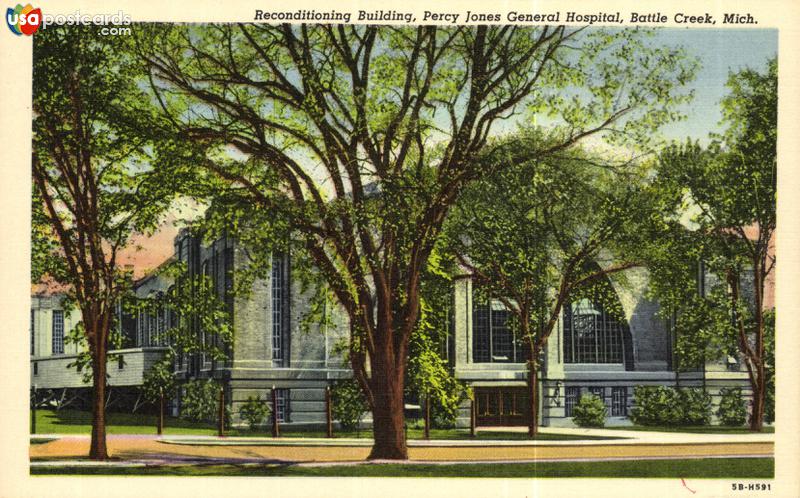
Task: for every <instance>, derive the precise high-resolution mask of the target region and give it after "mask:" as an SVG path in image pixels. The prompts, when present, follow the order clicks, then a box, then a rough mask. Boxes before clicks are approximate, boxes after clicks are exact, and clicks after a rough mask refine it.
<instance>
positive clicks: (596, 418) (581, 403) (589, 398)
mask: <svg viewBox="0 0 800 498" xmlns="http://www.w3.org/2000/svg"><path fill="white" fill-rule="evenodd" d="M606 413H607V410H606V405H605V403H603V400H601V399H600V398H598V397H597V396H595V395H594V394H584V395H583V396H581V399H580V400H578V402H577V403H576V404H575V406H574V407H573V408H572V420H573V421H574V422H575V424H577V425H578V427H603V426H604V425H605V424H606Z"/></svg>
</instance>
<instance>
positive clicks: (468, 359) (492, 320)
mask: <svg viewBox="0 0 800 498" xmlns="http://www.w3.org/2000/svg"><path fill="white" fill-rule="evenodd" d="M626 277H627V278H626V281H627V283H626V285H625V286H622V285H618V284H617V283H615V282H614V281H613V280H612V281H611V282H610V283H611V285H612V287H613V289H614V291H615V292H616V297H617V299H618V300H619V305H621V308H622V310H623V311H624V319H619V318H617V317H615V316H613V315H612V314H611V313H608V312H607V311H606V310H605V309H603V307H602V306H601V305H599V304H598V303H594V302H591V301H590V300H588V299H581V300H579V301H577V302H572V303H569V304H568V305H566V306H565V309H564V310H563V312H562V314H561V317H560V319H559V322H558V325H557V327H556V330H555V331H554V332H553V334H552V335H551V336H550V338H549V340H548V344H547V347H546V349H545V351H544V357H543V362H542V368H541V372H540V376H539V386H538V389H539V400H540V403H539V414H540V421H541V425H543V426H556V427H557V426H572V425H573V422H572V419H571V416H572V408H573V406H574V405H575V403H576V402H577V401H578V399H580V396H581V395H582V394H587V393H590V394H595V395H597V396H599V397H600V398H601V399H602V400H603V401H604V402H605V404H606V407H607V410H608V418H607V422H606V423H607V425H623V424H629V423H630V422H629V419H628V418H627V416H628V415H629V413H630V409H631V406H632V401H633V389H634V387H635V386H640V385H644V386H647V385H666V386H679V387H704V388H705V389H706V390H707V392H708V393H709V394H710V395H711V396H712V401H713V402H714V404H715V405H716V404H718V403H719V391H720V389H721V388H723V387H734V386H736V387H742V388H743V393H744V394H745V395H749V383H748V379H747V373H746V372H744V371H741V370H743V369H740V364H739V363H738V362H737V361H736V359H734V358H728V360H727V361H725V362H707V363H706V364H705V365H704V366H702V367H700V368H698V369H697V370H695V371H691V372H680V373H679V372H677V371H676V369H675V362H674V357H673V348H674V341H675V337H673V335H672V333H671V328H670V327H669V323H668V322H669V321H668V319H667V318H664V317H662V316H661V315H660V314H659V313H658V311H659V306H658V304H657V303H656V302H653V301H651V300H648V299H647V298H646V297H645V290H646V286H647V273H646V271H645V270H641V269H638V270H629V271H628V272H627V275H626ZM474 294H475V293H474V289H473V282H472V281H471V280H470V279H469V278H468V277H465V278H462V279H459V280H458V281H457V282H456V284H455V290H454V305H455V308H454V310H455V311H454V342H455V352H454V355H455V356H454V358H451V361H452V363H453V365H454V371H455V375H456V377H457V378H458V379H460V380H462V381H464V382H466V383H467V384H469V385H470V386H472V387H473V389H474V391H475V400H476V419H477V420H476V421H477V425H478V426H492V425H526V424H527V419H526V416H525V413H526V407H527V406H528V405H527V403H528V395H527V389H526V385H527V384H526V382H527V368H526V365H525V353H524V352H523V350H522V347H521V346H520V345H519V344H517V342H516V341H515V340H514V338H513V337H512V334H511V332H510V330H509V329H508V327H507V325H506V321H507V319H508V315H509V312H508V311H507V310H506V309H505V307H504V306H503V305H502V304H501V303H500V302H499V301H494V300H493V301H492V302H489V303H487V302H479V301H476V299H473V295H474ZM475 295H477V294H475ZM470 409H471V408H470V405H469V404H468V403H465V404H464V405H462V407H461V410H460V416H459V418H458V425H459V426H462V427H465V426H468V425H469V423H470Z"/></svg>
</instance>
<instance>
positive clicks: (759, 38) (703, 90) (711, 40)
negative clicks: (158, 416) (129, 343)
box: [123, 28, 780, 276]
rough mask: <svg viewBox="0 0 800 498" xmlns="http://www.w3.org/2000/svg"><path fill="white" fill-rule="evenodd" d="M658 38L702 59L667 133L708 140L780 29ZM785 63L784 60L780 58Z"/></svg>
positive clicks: (150, 258) (134, 257)
mask: <svg viewBox="0 0 800 498" xmlns="http://www.w3.org/2000/svg"><path fill="white" fill-rule="evenodd" d="M653 42H654V43H663V44H665V45H673V46H674V45H681V46H683V47H684V48H685V49H686V50H687V51H688V52H689V53H690V54H692V55H694V56H696V57H698V58H699V59H700V65H701V67H700V69H699V70H698V72H697V75H696V78H695V80H694V81H693V82H692V83H691V84H690V87H691V88H693V89H694V91H695V98H694V100H693V101H692V102H691V103H690V104H688V105H687V106H686V107H684V108H683V109H681V110H682V112H683V113H684V114H686V115H687V118H686V119H685V120H683V121H680V122H678V123H673V124H670V125H667V126H665V127H664V128H662V132H663V135H664V136H665V138H668V139H675V140H683V139H685V138H686V137H692V138H694V139H699V140H701V142H705V141H706V139H707V137H708V134H709V132H721V131H722V129H723V128H722V126H721V125H720V120H721V118H722V113H721V111H720V106H719V103H720V101H721V100H722V98H723V97H724V96H725V94H726V93H727V88H726V87H725V83H726V81H727V80H728V75H729V73H730V72H731V71H733V72H736V71H739V70H741V69H744V68H747V67H749V68H752V69H757V70H759V71H761V70H764V68H765V67H766V62H767V60H769V59H770V58H772V57H774V56H775V55H776V54H777V52H778V31H777V30H775V29H724V30H723V29H716V30H715V29H689V28H664V29H659V30H657V32H656V35H655V37H654V38H653ZM779 64H780V63H779ZM181 218H182V217H181V216H170V217H169V219H168V220H167V221H166V222H165V224H164V225H163V226H162V228H161V229H160V230H159V231H158V232H157V233H156V234H154V235H153V236H151V237H137V239H136V245H138V246H139V247H140V248H141V249H139V250H136V249H131V250H128V251H126V253H125V254H124V258H123V259H124V261H125V263H126V264H132V265H134V267H135V269H136V275H137V276H141V275H144V274H145V273H146V272H147V271H148V270H150V269H152V268H155V267H156V266H158V265H159V264H160V263H161V262H163V261H164V260H166V259H167V258H168V257H170V256H171V255H172V252H173V245H172V241H173V238H174V236H175V235H177V232H178V226H177V225H179V224H180V223H179V221H176V220H180V219H181Z"/></svg>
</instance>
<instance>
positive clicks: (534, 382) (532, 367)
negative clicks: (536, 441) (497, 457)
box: [528, 358, 539, 438]
mask: <svg viewBox="0 0 800 498" xmlns="http://www.w3.org/2000/svg"><path fill="white" fill-rule="evenodd" d="M538 382H539V377H538V372H537V368H536V361H535V360H533V358H528V399H529V400H530V403H529V404H528V437H530V438H535V437H536V436H537V435H538V434H539V389H538Z"/></svg>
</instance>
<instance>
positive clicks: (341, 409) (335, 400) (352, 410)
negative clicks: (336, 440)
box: [331, 379, 369, 431]
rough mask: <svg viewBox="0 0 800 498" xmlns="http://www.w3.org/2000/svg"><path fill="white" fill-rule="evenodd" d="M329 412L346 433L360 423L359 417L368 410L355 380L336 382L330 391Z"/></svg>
mask: <svg viewBox="0 0 800 498" xmlns="http://www.w3.org/2000/svg"><path fill="white" fill-rule="evenodd" d="M331 402H332V404H333V406H332V409H331V411H332V412H333V418H335V419H336V420H338V421H339V425H341V426H342V429H344V430H346V431H354V430H356V429H357V428H358V424H359V423H360V422H361V417H363V416H364V413H366V411H367V410H368V409H369V407H368V406H367V400H365V399H364V394H363V393H362V392H361V387H360V386H359V385H358V382H356V380H355V379H345V380H339V381H336V382H335V383H334V384H333V389H331Z"/></svg>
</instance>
